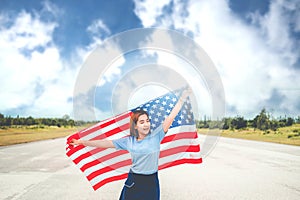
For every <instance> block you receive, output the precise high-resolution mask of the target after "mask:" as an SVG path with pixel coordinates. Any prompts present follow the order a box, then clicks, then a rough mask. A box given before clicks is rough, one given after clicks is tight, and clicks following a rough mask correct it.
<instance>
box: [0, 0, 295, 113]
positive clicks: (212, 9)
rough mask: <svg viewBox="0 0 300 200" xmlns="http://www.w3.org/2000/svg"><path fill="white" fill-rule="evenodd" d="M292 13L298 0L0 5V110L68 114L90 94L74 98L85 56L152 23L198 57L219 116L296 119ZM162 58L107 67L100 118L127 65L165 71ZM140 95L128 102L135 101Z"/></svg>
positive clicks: (141, 56)
mask: <svg viewBox="0 0 300 200" xmlns="http://www.w3.org/2000/svg"><path fill="white" fill-rule="evenodd" d="M299 11H300V0H271V1H269V0H252V1H239V0H207V1H206V0H203V1H198V0H195V1H193V0H190V1H180V0H178V1H172V0H162V1H150V0H132V1H129V0H116V1H104V0H103V1H97V0H87V1H84V3H83V1H79V0H65V1H58V0H53V1H36V0H27V1H16V0H1V5H0V52H1V53H0V71H1V73H0V85H1V87H0V113H2V114H4V115H11V116H16V115H20V116H29V115H31V116H34V117H62V116H63V115H64V114H69V115H71V116H72V115H73V100H74V99H75V98H82V99H89V98H91V97H86V96H84V95H81V96H78V97H77V96H74V87H75V84H76V80H77V77H78V75H79V73H80V70H81V69H82V67H83V65H84V63H85V61H86V60H87V59H88V56H89V55H90V54H91V52H93V51H94V50H95V49H96V47H97V46H98V45H101V44H103V42H105V41H106V40H107V39H109V38H111V37H113V36H115V35H117V34H120V33H122V32H124V31H128V30H132V29H136V28H149V27H159V28H165V29H170V30H176V31H178V32H179V33H181V34H183V35H184V36H187V37H189V38H191V39H192V40H194V41H195V43H197V44H198V45H199V46H201V48H202V49H203V50H204V51H205V52H206V53H207V55H208V56H209V57H210V59H211V60H212V62H213V63H214V66H215V67H216V69H217V71H218V74H219V76H220V78H221V80H222V84H223V87H224V94H225V102H226V112H225V115H227V116H236V115H241V116H245V117H246V118H253V117H255V115H256V114H258V113H259V112H260V110H261V109H262V108H266V109H267V110H268V111H269V112H271V113H272V115H274V116H284V115H288V116H299V115H300V100H299V99H300V78H299V77H300V76H299V75H300V12H299ZM127 42H128V41H127ZM120 52H122V50H121V49H120ZM164 53H165V52H151V51H147V52H141V51H137V52H135V53H134V52H133V53H128V54H126V55H122V56H120V58H119V59H118V60H117V61H114V63H113V64H112V66H111V67H110V68H108V69H106V73H105V74H104V75H103V74H102V76H100V79H101V80H100V81H99V82H98V83H97V86H95V87H97V88H98V92H95V90H93V95H92V97H93V98H95V99H94V102H96V103H95V112H97V113H98V114H99V117H100V118H101V117H105V116H108V115H109V112H110V109H111V104H112V97H113V96H114V95H115V94H113V93H112V91H113V90H112V89H113V88H114V87H115V85H114V84H115V82H116V80H120V79H121V77H124V74H125V73H127V72H128V71H130V69H129V67H128V66H134V65H138V66H140V65H141V63H144V62H148V61H151V62H149V63H158V64H164V65H167V64H166V63H164V61H166V60H169V59H170V58H169V57H168V55H164ZM169 56H170V55H169ZM177 63H178V62H177ZM145 70H147V69H145ZM145 70H144V72H145ZM148 76H149V77H148V78H149V80H151V78H152V77H153V78H154V77H155V76H156V75H155V74H151V73H148ZM127 89H128V88H127ZM160 89H161V88H159V87H157V88H154V89H153V88H152V90H151V93H153V92H154V91H156V90H157V93H158V94H160V93H161V92H162V91H160ZM136 91H137V90H136ZM193 91H194V92H195V90H194V89H193ZM199 91H201V90H200V89H199ZM145 92H147V89H144V91H143V92H140V93H138V92H137V93H135V94H134V95H133V97H134V98H136V99H140V100H141V101H143V100H144V99H145V95H143V94H145ZM197 92H198V91H196V93H197ZM199 93H200V92H199ZM199 95H200V96H201V94H199ZM203 96H204V97H205V95H203ZM131 97H132V96H131ZM203 99H205V98H203ZM137 102H138V101H137ZM203 102H206V101H205V100H203ZM129 104H132V105H134V102H132V101H131V102H129ZM203 104H204V105H206V104H209V103H208V102H206V103H203ZM205 112H208V113H205ZM202 114H207V115H209V114H210V113H209V111H205V109H204V111H203V113H202Z"/></svg>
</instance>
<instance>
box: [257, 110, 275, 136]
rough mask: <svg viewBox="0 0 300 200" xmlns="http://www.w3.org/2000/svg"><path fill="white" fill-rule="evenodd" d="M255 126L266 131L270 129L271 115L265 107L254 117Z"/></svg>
mask: <svg viewBox="0 0 300 200" xmlns="http://www.w3.org/2000/svg"><path fill="white" fill-rule="evenodd" d="M253 127H254V128H258V129H260V130H264V131H265V130H268V129H270V127H271V126H270V116H269V115H268V113H267V111H266V109H265V108H263V109H262V110H261V112H260V114H259V115H257V116H256V117H255V118H254V120H253Z"/></svg>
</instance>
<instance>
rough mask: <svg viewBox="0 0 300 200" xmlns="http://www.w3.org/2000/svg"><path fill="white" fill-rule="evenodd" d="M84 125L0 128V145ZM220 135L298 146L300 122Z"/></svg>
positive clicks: (62, 133)
mask: <svg viewBox="0 0 300 200" xmlns="http://www.w3.org/2000/svg"><path fill="white" fill-rule="evenodd" d="M83 128H84V127H60V128H58V127H56V126H53V127H52V126H51V127H44V128H39V127H36V126H31V127H28V126H26V127H19V128H7V129H0V146H7V145H12V144H19V143H26V142H32V141H38V140H46V139H54V138H60V137H66V136H68V135H70V134H72V133H75V132H76V131H78V130H81V129H83ZM198 132H199V133H200V134H210V131H209V130H208V129H199V130H198ZM220 133H221V136H223V137H231V138H240V139H247V140H257V141H265V142H275V143H281V144H290V145H297V146H300V124H294V125H293V126H290V127H283V128H279V129H278V130H277V131H261V130H254V129H252V128H248V129H243V130H221V131H220Z"/></svg>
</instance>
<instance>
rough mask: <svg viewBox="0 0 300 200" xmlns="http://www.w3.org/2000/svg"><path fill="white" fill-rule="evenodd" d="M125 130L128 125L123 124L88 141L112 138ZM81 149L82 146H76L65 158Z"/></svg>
mask: <svg viewBox="0 0 300 200" xmlns="http://www.w3.org/2000/svg"><path fill="white" fill-rule="evenodd" d="M127 129H129V123H126V124H123V125H122V126H120V127H116V128H114V129H112V130H110V131H107V132H105V133H103V134H101V135H99V136H97V137H94V138H92V139H90V140H101V139H105V138H107V137H110V136H112V135H114V134H117V133H119V132H122V131H124V130H127ZM83 148H84V146H83V145H78V146H76V147H74V148H73V149H71V150H69V151H68V152H67V153H66V154H67V156H69V157H70V156H71V155H72V154H73V153H75V152H77V151H79V150H81V149H83Z"/></svg>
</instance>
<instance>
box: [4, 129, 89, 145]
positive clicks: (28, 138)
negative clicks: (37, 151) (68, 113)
mask: <svg viewBox="0 0 300 200" xmlns="http://www.w3.org/2000/svg"><path fill="white" fill-rule="evenodd" d="M83 128H84V127H60V128H59V127H57V126H49V127H47V126H45V127H38V126H25V127H16V128H5V129H0V146H7V145H13V144H20V143H26V142H33V141H39V140H47V139H54V138H61V137H66V136H68V135H71V134H72V133H75V132H77V131H78V130H81V129H83Z"/></svg>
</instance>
